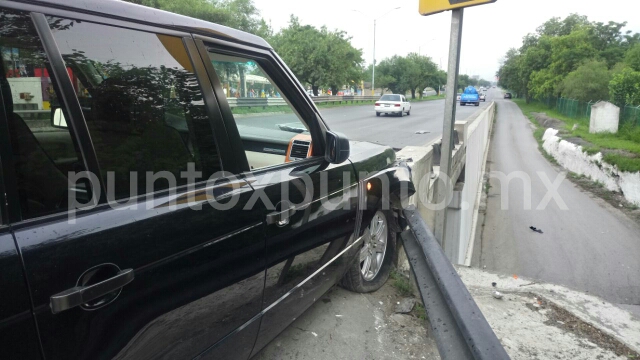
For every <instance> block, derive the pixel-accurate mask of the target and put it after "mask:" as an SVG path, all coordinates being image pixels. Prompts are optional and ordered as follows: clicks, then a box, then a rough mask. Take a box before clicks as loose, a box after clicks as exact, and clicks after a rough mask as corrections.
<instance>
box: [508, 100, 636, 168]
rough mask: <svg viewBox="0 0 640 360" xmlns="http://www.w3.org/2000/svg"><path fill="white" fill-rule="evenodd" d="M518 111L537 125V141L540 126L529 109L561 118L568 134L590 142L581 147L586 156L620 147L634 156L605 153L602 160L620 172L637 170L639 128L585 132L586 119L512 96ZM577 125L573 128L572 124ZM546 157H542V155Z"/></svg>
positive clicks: (626, 126)
mask: <svg viewBox="0 0 640 360" xmlns="http://www.w3.org/2000/svg"><path fill="white" fill-rule="evenodd" d="M513 102H515V103H516V104H517V105H518V106H519V107H520V110H522V112H523V113H524V114H525V115H526V116H527V117H528V118H529V119H530V120H531V121H532V122H533V123H534V124H536V126H538V128H539V132H538V133H536V134H534V135H535V136H536V140H538V143H541V141H542V134H544V129H541V128H540V124H538V123H537V121H536V120H535V118H534V117H533V116H532V115H531V113H533V112H544V113H546V114H547V115H548V116H550V117H552V118H555V119H558V120H562V121H563V122H564V123H565V124H566V128H565V129H558V130H565V131H567V132H568V133H569V134H571V136H575V137H580V138H582V139H584V140H586V141H588V142H590V143H591V144H593V146H592V147H588V148H585V149H584V150H585V152H586V153H587V154H589V155H593V154H595V153H597V152H600V151H602V150H603V149H608V150H624V151H626V152H629V153H631V154H633V155H634V156H635V157H629V156H626V155H624V154H620V153H612V152H609V153H606V154H604V159H603V160H604V161H605V162H606V163H608V164H611V165H615V166H617V167H618V169H619V170H621V171H628V172H636V171H640V127H637V126H632V125H630V124H625V125H622V126H620V129H619V130H618V133H616V134H612V133H599V134H591V133H589V119H587V118H578V119H573V118H570V117H568V116H565V115H563V114H561V113H560V112H558V111H557V110H555V109H550V108H548V107H547V106H546V105H544V104H541V103H536V102H532V103H529V104H527V103H526V102H525V101H524V99H514V100H513ZM575 125H577V126H576V127H575V129H574V126H575ZM545 157H546V156H545Z"/></svg>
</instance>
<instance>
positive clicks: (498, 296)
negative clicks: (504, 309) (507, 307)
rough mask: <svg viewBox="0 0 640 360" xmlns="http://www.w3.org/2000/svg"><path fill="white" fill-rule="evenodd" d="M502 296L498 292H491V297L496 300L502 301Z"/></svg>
mask: <svg viewBox="0 0 640 360" xmlns="http://www.w3.org/2000/svg"><path fill="white" fill-rule="evenodd" d="M502 296H503V295H502V293H501V292H500V291H494V292H493V297H494V298H496V299H498V300H500V299H502Z"/></svg>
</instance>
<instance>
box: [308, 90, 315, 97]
mask: <svg viewBox="0 0 640 360" xmlns="http://www.w3.org/2000/svg"><path fill="white" fill-rule="evenodd" d="M307 95H309V96H311V97H313V96H315V95H313V90H307Z"/></svg>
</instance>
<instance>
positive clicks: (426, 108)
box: [238, 91, 497, 148]
mask: <svg viewBox="0 0 640 360" xmlns="http://www.w3.org/2000/svg"><path fill="white" fill-rule="evenodd" d="M491 93H492V92H489V96H488V97H487V102H481V103H480V106H479V107H476V106H460V105H458V108H457V110H456V119H458V120H464V119H466V118H468V117H469V116H470V115H472V114H473V113H475V112H476V111H478V110H479V108H484V107H485V106H487V104H488V103H489V101H490V100H491ZM496 93H497V91H496ZM320 112H321V114H322V117H323V119H324V120H325V121H326V122H327V124H328V125H329V127H330V128H331V130H334V131H338V132H341V133H343V134H344V135H346V136H347V137H348V138H349V140H358V141H369V142H373V143H378V144H383V145H389V146H391V147H394V148H402V147H404V146H407V145H415V146H421V145H426V144H427V143H429V142H431V141H432V140H434V139H436V138H438V137H440V135H441V134H442V121H443V119H444V100H432V101H421V102H413V103H411V115H409V116H407V115H404V116H403V117H399V116H387V115H381V116H380V117H376V113H375V110H374V108H373V105H359V106H343V107H334V108H324V109H321V110H320ZM239 119H241V120H239V122H238V123H239V124H245V125H249V126H252V127H261V128H267V129H278V124H296V123H297V122H298V120H297V118H296V117H295V115H294V114H270V115H258V116H249V117H243V118H239ZM417 131H428V133H426V134H416V132H417Z"/></svg>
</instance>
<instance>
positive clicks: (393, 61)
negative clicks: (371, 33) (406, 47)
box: [376, 55, 411, 94]
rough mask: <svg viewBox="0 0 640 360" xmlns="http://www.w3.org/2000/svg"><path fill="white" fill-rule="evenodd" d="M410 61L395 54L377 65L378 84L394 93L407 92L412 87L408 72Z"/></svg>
mask: <svg viewBox="0 0 640 360" xmlns="http://www.w3.org/2000/svg"><path fill="white" fill-rule="evenodd" d="M408 67H409V62H408V61H407V60H406V59H405V58H403V57H402V56H398V55H394V56H392V57H390V58H387V59H384V60H382V61H380V62H379V63H378V65H376V84H377V85H378V86H380V87H381V88H383V89H387V90H389V91H391V92H393V93H394V94H406V93H407V91H409V90H410V89H411V87H410V85H409V84H408V83H407V76H406V72H407V70H408Z"/></svg>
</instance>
